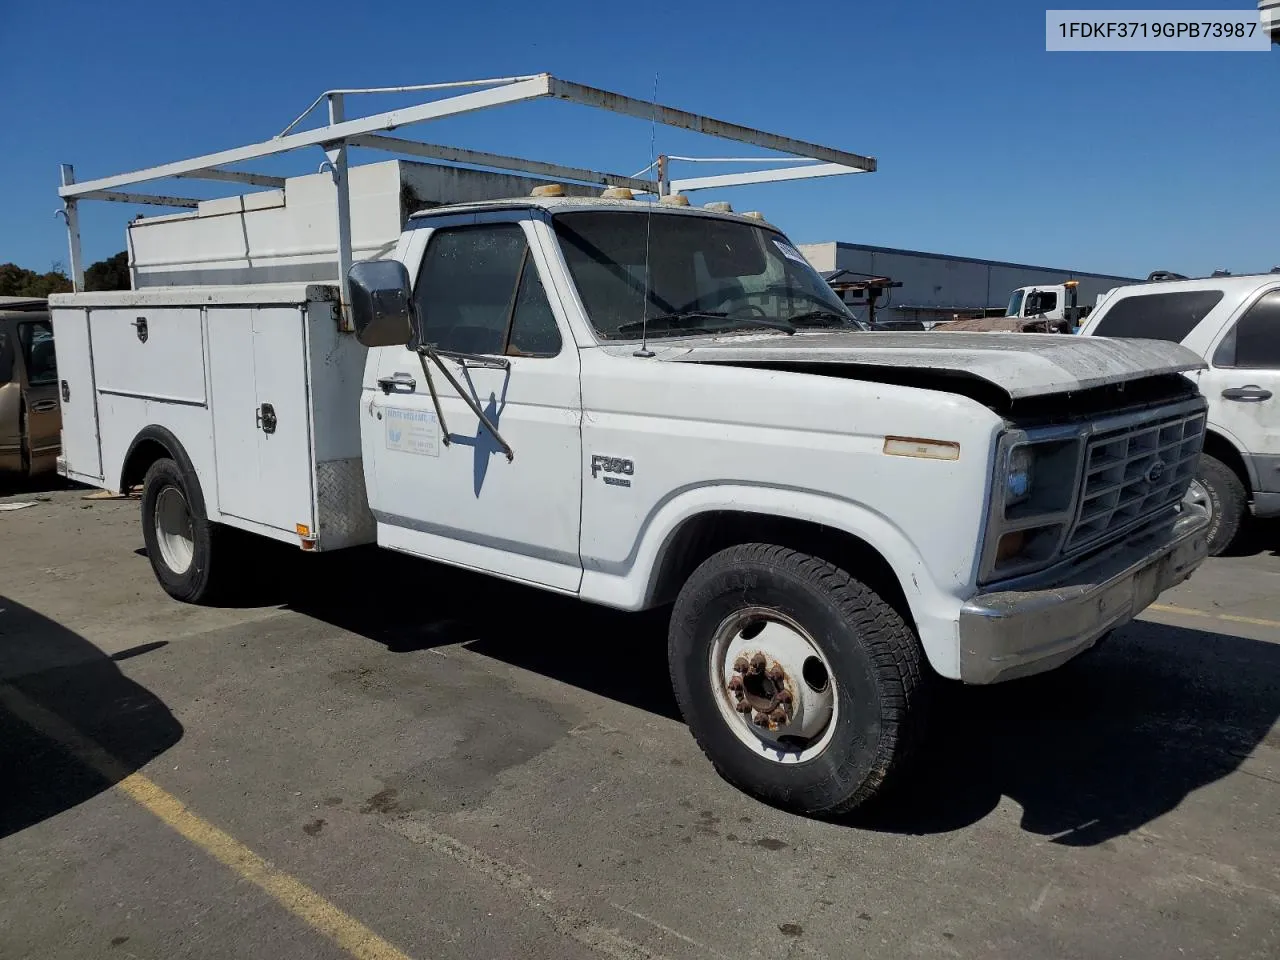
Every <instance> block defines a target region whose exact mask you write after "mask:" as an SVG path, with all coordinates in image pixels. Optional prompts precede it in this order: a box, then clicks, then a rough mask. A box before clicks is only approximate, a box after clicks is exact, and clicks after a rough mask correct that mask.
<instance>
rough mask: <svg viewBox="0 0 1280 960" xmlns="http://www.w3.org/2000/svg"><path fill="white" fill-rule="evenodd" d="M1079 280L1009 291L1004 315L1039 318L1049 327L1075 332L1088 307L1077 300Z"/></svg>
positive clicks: (1057, 331)
mask: <svg viewBox="0 0 1280 960" xmlns="http://www.w3.org/2000/svg"><path fill="white" fill-rule="evenodd" d="M1079 285H1080V284H1079V281H1076V280H1068V281H1066V282H1065V283H1058V284H1050V285H1048V286H1045V285H1039V286H1032V287H1018V288H1017V289H1016V290H1014V291H1013V293H1012V294H1010V295H1009V306H1008V307H1007V308H1006V309H1005V314H1004V315H1005V316H1006V317H1008V318H1017V319H1027V320H1033V319H1039V320H1043V321H1045V322H1046V326H1047V328H1048V330H1049V331H1051V332H1056V333H1074V332H1075V331H1076V330H1077V329H1078V328H1079V325H1080V321H1081V320H1083V319H1084V317H1086V316H1088V314H1089V310H1090V308H1089V307H1088V306H1081V305H1080V304H1079V303H1078V302H1077V295H1076V289H1077V288H1078V287H1079Z"/></svg>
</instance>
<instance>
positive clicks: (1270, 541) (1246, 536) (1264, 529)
mask: <svg viewBox="0 0 1280 960" xmlns="http://www.w3.org/2000/svg"><path fill="white" fill-rule="evenodd" d="M1264 553H1267V554H1270V555H1271V556H1273V557H1277V556H1280V517H1268V518H1267V519H1266V520H1256V519H1252V518H1246V522H1245V524H1244V526H1243V527H1242V528H1241V530H1240V535H1239V536H1238V537H1236V540H1235V542H1234V543H1233V544H1231V546H1230V547H1228V548H1227V550H1226V553H1225V555H1226V556H1228V557H1256V556H1258V555H1260V554H1264Z"/></svg>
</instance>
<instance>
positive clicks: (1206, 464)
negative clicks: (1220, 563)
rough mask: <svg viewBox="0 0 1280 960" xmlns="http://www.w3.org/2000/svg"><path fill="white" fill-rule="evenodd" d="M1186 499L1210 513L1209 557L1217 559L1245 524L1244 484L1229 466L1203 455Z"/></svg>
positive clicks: (1246, 505) (1245, 501)
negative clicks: (1196, 503)
mask: <svg viewBox="0 0 1280 960" xmlns="http://www.w3.org/2000/svg"><path fill="white" fill-rule="evenodd" d="M1187 496H1188V497H1189V498H1190V499H1191V500H1193V501H1195V502H1198V503H1199V504H1200V505H1201V506H1203V507H1205V508H1207V509H1208V511H1209V535H1208V536H1209V556H1211V557H1216V556H1218V555H1219V554H1221V553H1222V552H1223V551H1225V550H1226V549H1227V548H1228V547H1230V546H1231V543H1232V541H1234V540H1235V538H1236V535H1237V534H1238V533H1239V532H1240V525H1241V524H1242V523H1243V522H1244V515H1245V511H1246V510H1247V509H1248V504H1247V496H1246V494H1245V489H1244V484H1243V483H1241V482H1240V478H1239V477H1238V476H1237V475H1236V472H1235V471H1234V470H1232V469H1231V468H1230V467H1229V466H1227V465H1226V464H1225V463H1223V462H1222V461H1221V460H1219V459H1217V458H1216V457H1211V456H1209V455H1208V454H1207V453H1204V454H1201V455H1200V465H1199V467H1198V469H1197V470H1196V478H1195V479H1194V480H1193V481H1192V482H1191V489H1190V490H1189V491H1188V492H1187Z"/></svg>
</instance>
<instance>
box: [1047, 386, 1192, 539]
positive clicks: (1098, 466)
mask: <svg viewBox="0 0 1280 960" xmlns="http://www.w3.org/2000/svg"><path fill="white" fill-rule="evenodd" d="M1204 425H1205V414H1204V411H1203V410H1196V411H1193V412H1191V413H1186V412H1178V413H1171V414H1165V415H1161V414H1160V412H1159V411H1154V412H1153V414H1152V417H1151V419H1149V420H1144V421H1141V422H1138V423H1133V424H1129V425H1125V426H1121V427H1116V428H1115V429H1110V430H1108V429H1106V427H1105V425H1103V429H1102V430H1101V431H1100V432H1098V433H1095V434H1093V435H1092V436H1091V437H1090V438H1089V441H1088V448H1087V453H1086V455H1085V465H1084V480H1083V485H1082V489H1081V491H1080V500H1079V503H1078V505H1077V509H1076V515H1075V522H1074V523H1073V524H1072V526H1071V530H1070V532H1069V533H1068V535H1067V540H1066V544H1065V546H1064V552H1065V553H1067V554H1073V553H1077V552H1079V551H1081V550H1085V549H1088V548H1089V547H1091V546H1094V545H1096V544H1099V543H1101V542H1103V541H1105V540H1108V539H1110V538H1111V537H1112V536H1113V535H1117V534H1119V533H1120V532H1122V531H1124V530H1126V529H1128V528H1130V527H1133V526H1136V525H1137V524H1138V523H1140V522H1141V521H1143V520H1145V519H1147V518H1148V517H1151V516H1153V515H1154V514H1156V513H1159V512H1160V511H1161V510H1163V509H1165V508H1167V507H1169V506H1172V505H1173V504H1175V503H1177V502H1178V501H1179V500H1181V499H1182V496H1183V494H1185V493H1186V492H1187V486H1188V484H1190V482H1191V478H1192V477H1194V476H1195V472H1196V462H1197V461H1198V460H1199V458H1200V448H1201V447H1202V446H1203V444H1204Z"/></svg>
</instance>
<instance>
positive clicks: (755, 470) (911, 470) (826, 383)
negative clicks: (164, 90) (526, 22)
mask: <svg viewBox="0 0 1280 960" xmlns="http://www.w3.org/2000/svg"><path fill="white" fill-rule="evenodd" d="M557 192H558V191H555V190H541V191H539V193H541V194H542V195H540V196H526V197H523V198H516V199H508V200H496V201H482V202H475V203H470V204H462V205H454V206H441V207H436V208H433V209H429V210H426V211H424V212H422V213H419V214H417V215H414V216H412V217H410V218H409V219H408V221H407V224H406V226H405V229H404V232H403V233H402V235H401V236H400V238H399V240H398V242H397V244H396V245H395V249H394V251H390V252H389V253H386V254H385V255H384V256H382V258H380V259H376V260H369V261H364V262H360V263H357V264H356V265H355V266H354V267H352V268H351V270H350V272H349V273H348V275H347V277H348V284H349V297H350V307H349V309H350V320H351V324H350V325H351V326H352V327H353V332H347V330H346V329H344V328H345V327H346V326H347V324H346V323H344V311H343V310H342V309H341V306H340V298H341V287H340V286H339V285H338V284H337V283H336V282H335V283H317V282H310V283H265V284H259V283H247V284H238V285H217V284H214V285H207V286H195V285H188V286H161V287H155V288H151V289H149V288H145V287H144V288H142V289H138V290H135V291H130V292H121V293H109V294H108V293H84V294H66V295H61V296H55V297H53V298H52V301H51V302H52V308H53V314H54V324H55V328H56V331H57V336H58V349H59V375H60V377H61V378H62V383H61V395H62V402H63V423H64V439H63V449H64V455H63V460H62V463H61V469H62V471H63V472H64V473H65V474H66V475H67V476H70V477H73V478H75V479H78V480H82V481H84V482H87V483H90V484H95V485H98V486H103V487H107V488H112V489H128V488H135V487H138V486H141V488H142V498H141V499H142V522H143V532H144V536H145V540H146V546H147V552H148V556H149V557H150V560H151V563H152V565H153V567H154V570H155V574H156V577H157V578H158V580H159V581H160V584H161V585H162V586H163V587H164V589H165V590H167V591H168V592H169V593H170V594H171V595H173V596H174V597H176V598H178V599H181V600H186V601H193V602H200V601H204V600H206V599H211V598H213V597H214V596H216V595H218V593H219V592H220V591H223V590H225V589H229V588H230V587H231V586H232V585H233V584H234V583H235V581H236V577H237V575H238V574H239V573H240V570H241V564H240V562H239V559H238V558H239V556H240V554H239V551H240V550H243V549H244V541H245V538H244V537H243V536H242V535H241V534H240V533H239V531H250V532H253V533H258V534H262V535H264V536H268V537H273V538H275V539H279V540H285V541H291V542H294V543H297V544H299V545H300V546H301V547H302V548H303V549H305V550H316V551H319V550H329V549H336V548H340V547H344V546H349V545H352V544H359V543H368V542H376V543H377V544H378V545H380V546H383V547H386V548H389V549H392V550H398V551H402V552H404V553H407V554H412V555H414V556H417V557H424V558H428V559H431V560H434V561H439V562H443V563H447V564H452V565H456V566H459V567H464V568H468V569H471V570H476V571H480V572H483V573H487V574H491V575H494V576H498V577H504V578H508V579H511V580H516V581H520V582H522V583H526V584H531V585H534V586H537V587H541V588H543V589H546V590H551V591H555V592H558V593H562V594H566V595H571V596H575V597H579V598H581V599H583V600H586V601H590V602H593V603H599V604H605V605H608V606H611V607H615V608H619V609H623V610H642V609H646V608H653V607H658V606H661V605H665V604H670V603H673V604H674V606H673V608H672V613H671V620H670V630H669V636H668V651H669V658H670V668H671V677H672V681H673V683H674V686H675V691H676V695H677V697H678V700H679V703H680V706H681V709H682V711H683V713H684V716H685V718H686V719H687V721H688V723H689V726H690V728H691V730H692V732H693V734H694V736H695V737H696V738H697V740H698V742H699V744H700V745H701V746H702V748H703V750H704V751H705V752H706V754H707V755H708V757H709V758H710V759H711V761H712V762H713V763H714V764H715V766H716V767H717V769H718V770H719V771H720V772H721V773H722V774H723V775H724V776H725V777H726V778H727V779H728V780H729V781H731V782H732V783H734V784H736V785H737V786H739V787H741V788H742V789H744V790H746V791H749V792H750V793H752V794H755V795H757V796H759V797H761V798H763V799H765V800H767V801H769V802H771V803H774V804H778V805H782V806H785V807H788V808H791V809H794V810H797V811H801V812H805V813H810V814H832V813H836V812H839V811H843V810H848V809H851V808H853V807H854V806H856V805H858V804H859V803H861V802H862V801H864V800H866V799H867V798H869V797H871V796H872V795H874V794H875V793H876V792H877V791H878V790H880V789H881V787H882V786H883V785H884V784H885V783H886V782H887V780H889V779H892V778H893V777H894V775H895V773H896V772H897V771H898V770H900V769H901V768H902V766H903V761H904V759H905V758H906V757H907V755H908V754H909V753H910V751H911V748H912V745H913V744H914V743H915V742H916V741H917V740H918V738H919V736H920V734H921V730H922V727H923V717H924V714H925V703H926V700H927V698H928V695H929V692H930V689H931V687H932V686H933V684H934V683H935V682H936V678H938V677H942V678H952V679H958V680H962V681H965V682H969V683H979V684H986V683H992V682H995V681H1001V680H1006V679H1010V678H1015V677H1021V676H1025V675H1028V674H1034V673H1038V672H1041V671H1045V670H1049V669H1052V668H1054V667H1057V666H1059V665H1060V664H1062V663H1064V662H1065V661H1067V660H1069V659H1071V658H1072V657H1074V656H1075V655H1077V654H1079V653H1081V652H1082V651H1084V650H1086V649H1088V648H1089V647H1091V646H1093V645H1094V644H1095V642H1096V641H1097V640H1098V639H1099V638H1100V637H1101V636H1103V635H1104V634H1105V633H1107V632H1108V631H1110V630H1112V629H1114V628H1115V627H1117V626H1118V625H1120V624H1123V623H1125V622H1127V621H1128V620H1130V619H1131V618H1133V617H1134V616H1135V615H1136V614H1137V613H1138V612H1140V611H1141V610H1142V609H1143V608H1144V607H1145V606H1147V605H1148V604H1149V603H1151V602H1152V601H1153V600H1154V599H1155V598H1156V596H1157V595H1158V594H1159V593H1160V592H1161V591H1162V590H1164V589H1166V588H1167V587H1169V586H1171V585H1173V584H1176V583H1178V582H1180V581H1182V580H1184V579H1185V578H1186V577H1188V576H1189V575H1190V574H1191V573H1192V571H1193V570H1194V569H1195V568H1196V566H1197V565H1198V564H1199V563H1200V562H1201V561H1202V560H1203V558H1204V557H1205V554H1206V538H1205V530H1206V527H1207V523H1208V521H1207V519H1206V517H1205V516H1204V514H1203V513H1202V512H1200V511H1197V510H1196V509H1195V508H1194V507H1192V506H1190V505H1183V503H1182V501H1183V498H1184V494H1185V492H1186V490H1187V487H1188V484H1189V482H1190V480H1191V478H1192V476H1193V474H1194V472H1195V465H1196V462H1197V460H1198V458H1199V456H1200V451H1201V444H1202V438H1203V433H1204V425H1205V401H1204V399H1203V398H1202V397H1201V396H1200V394H1199V393H1198V392H1197V391H1196V389H1195V387H1194V385H1193V384H1192V383H1191V382H1190V381H1189V380H1188V379H1187V378H1186V377H1184V376H1182V375H1181V373H1182V372H1183V371H1186V370H1190V369H1194V368H1195V367H1196V366H1197V365H1198V364H1199V363H1200V361H1199V359H1198V358H1196V357H1195V356H1193V355H1192V354H1190V353H1189V352H1188V351H1186V350H1185V349H1183V348H1182V347H1180V346H1178V345H1176V344H1171V343H1164V342H1147V341H1106V340H1095V339H1088V338H1075V337H1070V338H1068V337H1060V336H1052V335H1027V334H1021V335H1018V334H1011V335H999V334H892V333H872V332H867V331H865V330H863V329H861V328H860V327H859V326H858V325H857V323H856V322H855V321H854V319H853V318H852V317H851V316H850V315H849V314H848V313H847V311H846V309H845V307H844V305H843V304H842V303H841V301H840V300H839V299H838V298H837V297H836V296H835V295H834V294H833V293H832V292H831V290H830V289H829V288H828V286H827V285H826V284H825V283H824V282H823V281H822V279H821V277H820V276H819V275H818V274H817V273H816V272H815V271H814V270H813V269H812V268H811V267H810V266H809V264H808V263H807V262H805V260H804V258H803V257H801V256H800V255H799V254H798V253H797V252H796V249H795V247H794V246H793V245H792V244H791V243H790V241H789V240H788V239H787V238H786V237H785V236H784V235H783V234H782V233H781V232H780V231H778V230H777V229H776V228H774V227H773V226H771V225H770V224H768V223H766V222H765V221H763V220H762V219H759V218H758V217H751V216H739V215H736V214H733V213H728V212H721V211H718V210H710V209H704V208H695V207H691V206H688V205H687V204H686V205H682V204H681V202H680V201H681V199H682V198H680V197H674V198H668V199H666V200H664V201H662V202H642V201H639V200H633V199H625V198H623V199H612V198H602V197H599V196H595V197H569V196H559V195H556V194H557ZM184 223H185V221H184ZM232 528H235V529H232ZM228 534H233V535H231V536H229V535H228ZM426 582H427V583H428V586H427V589H428V590H429V589H430V588H429V577H428V580H427V581H426ZM563 629H566V630H568V629H572V626H571V625H570V624H565V625H564V626H563ZM655 639H656V638H655ZM600 642H602V643H607V642H608V640H607V638H602V639H601V641H600Z"/></svg>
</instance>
